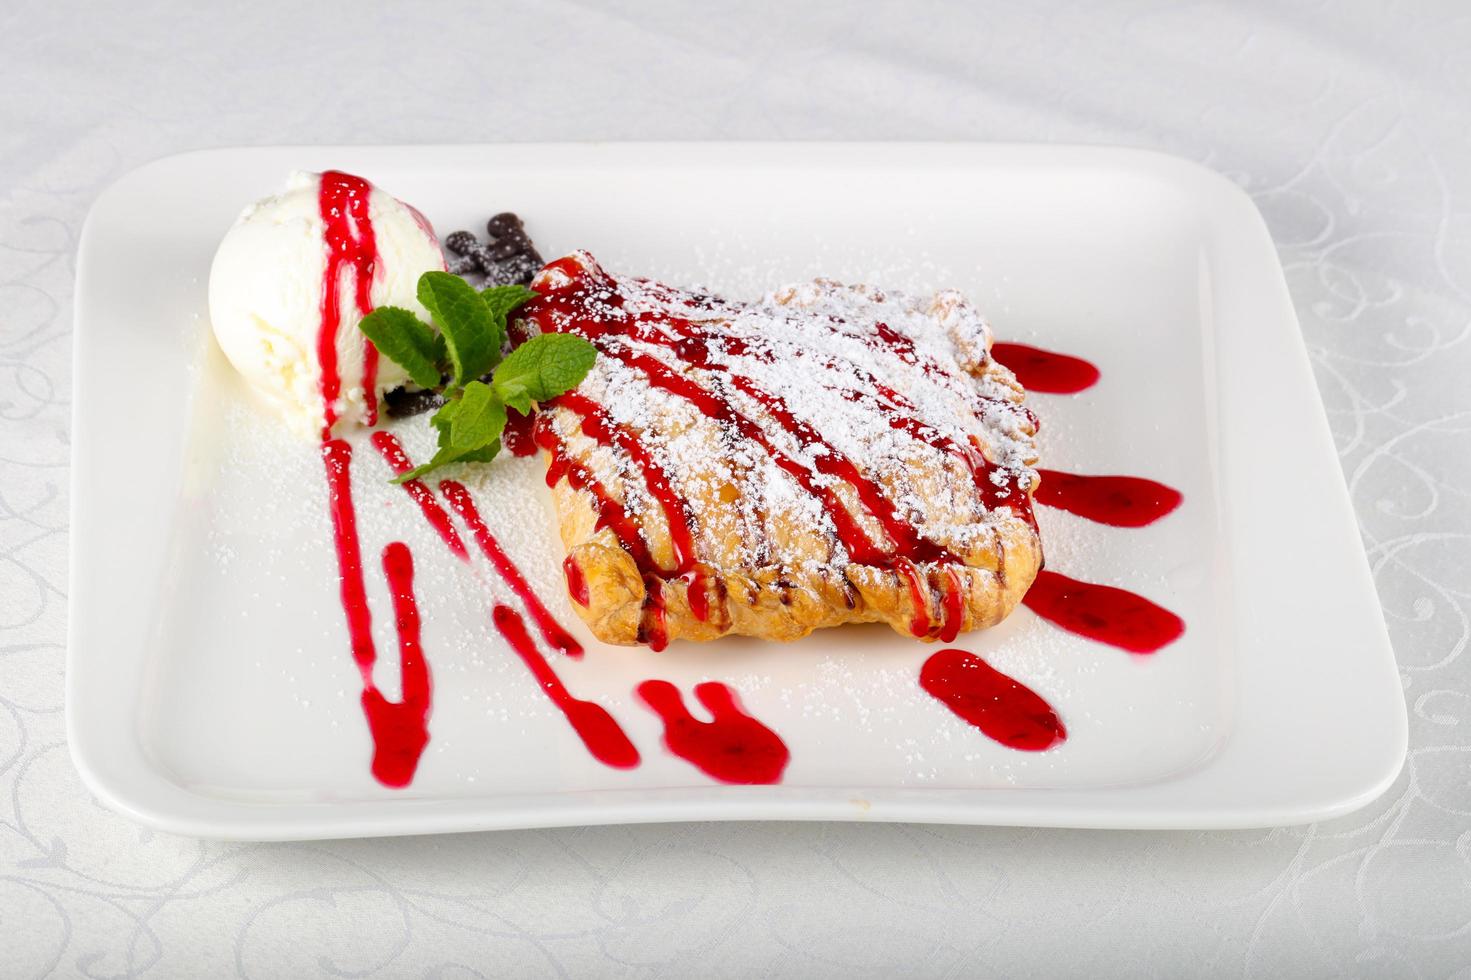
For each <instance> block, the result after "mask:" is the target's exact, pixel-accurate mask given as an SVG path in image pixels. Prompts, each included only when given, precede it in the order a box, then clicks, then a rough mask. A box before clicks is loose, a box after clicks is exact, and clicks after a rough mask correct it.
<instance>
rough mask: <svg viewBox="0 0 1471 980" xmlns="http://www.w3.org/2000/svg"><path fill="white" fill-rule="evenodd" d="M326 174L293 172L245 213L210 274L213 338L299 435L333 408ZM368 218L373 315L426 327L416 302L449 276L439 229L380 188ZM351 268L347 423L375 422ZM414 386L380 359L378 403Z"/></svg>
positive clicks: (343, 369) (344, 337) (342, 302)
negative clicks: (424, 282)
mask: <svg viewBox="0 0 1471 980" xmlns="http://www.w3.org/2000/svg"><path fill="white" fill-rule="evenodd" d="M321 184H322V176H321V174H312V173H295V174H292V175H291V177H290V178H289V179H288V181H287V183H286V188H285V190H283V191H282V192H281V193H280V194H278V195H276V196H274V197H268V198H265V199H264V200H262V201H258V202H256V203H255V204H252V205H251V206H250V207H248V208H246V209H245V211H244V212H243V213H242V214H241V215H240V217H239V219H238V220H237V221H236V222H235V224H234V225H233V226H232V227H231V228H230V230H229V232H227V233H226V234H225V238H224V240H223V241H222V242H220V247H219V249H218V251H216V252H215V258H214V265H213V266H212V267H211V268H210V274H209V316H210V323H211V325H212V326H213V329H214V335H215V339H216V340H217V341H218V342H219V345H220V348H221V349H222V350H223V351H224V352H225V356H226V357H228V358H229V359H230V363H231V364H233V365H234V366H235V369H236V370H237V371H239V372H240V373H241V375H243V376H244V377H245V379H246V380H247V381H248V382H249V383H250V385H251V386H252V387H253V388H254V389H255V390H256V391H258V392H259V393H260V394H261V395H263V396H264V397H265V398H266V400H267V401H269V402H270V403H271V404H272V405H273V406H274V407H276V408H277V409H278V410H279V411H280V412H281V413H282V414H283V415H284V416H285V417H286V418H287V420H288V421H289V422H290V424H291V425H292V427H293V428H295V429H298V430H299V431H301V432H302V433H303V434H319V433H320V432H321V430H322V424H323V419H324V411H325V405H324V400H323V395H322V364H321V362H320V360H319V358H318V335H319V333H320V331H321V329H322V299H323V290H324V274H325V271H326V268H327V262H328V244H327V241H326V238H325V233H326V231H327V227H326V222H324V220H323V218H322V214H321V205H320V202H319V194H320V189H321ZM368 219H369V221H370V223H371V225H372V231H373V237H374V240H375V244H376V246H377V260H376V263H375V270H374V275H373V284H372V288H371V291H370V294H369V295H370V298H371V301H372V306H373V307H374V308H376V307H379V306H401V307H404V308H406V309H409V310H412V311H414V312H415V313H416V314H418V315H419V316H420V317H421V318H422V319H424V320H425V321H426V322H428V321H429V316H428V313H427V312H426V311H425V310H424V308H423V307H422V306H420V305H419V301H418V299H417V298H416V293H417V286H418V281H419V276H420V275H421V274H422V273H424V272H428V271H430V270H442V269H444V267H445V264H444V254H443V253H442V252H441V251H440V248H439V240H438V238H437V237H436V235H435V234H434V229H433V228H432V227H431V226H430V225H429V222H428V221H426V220H425V219H424V217H423V215H421V214H419V212H418V211H416V210H414V209H413V208H412V207H410V206H409V205H407V204H404V203H403V202H402V201H400V200H398V199H397V198H395V197H393V196H392V195H391V194H387V193H384V192H383V191H382V190H379V189H378V188H376V187H374V188H373V189H372V190H371V192H370V193H369V195H368ZM353 276H354V272H353V268H352V264H351V263H345V267H344V268H343V269H341V270H340V274H339V288H338V298H339V303H338V307H339V311H340V314H339V317H338V322H337V329H336V336H335V338H334V347H335V349H336V352H337V374H338V376H339V378H340V379H341V388H340V393H339V395H338V397H337V399H336V401H335V409H336V414H337V415H338V416H339V418H340V419H347V420H351V421H355V422H365V421H367V403H368V399H367V393H366V391H365V389H364V385H363V375H364V364H365V360H364V347H363V345H364V343H365V338H364V336H363V334H362V332H361V331H359V330H358V321H359V320H361V319H362V315H361V314H360V313H359V311H358V304H357V302H356V296H357V286H356V283H355V282H354V281H353ZM407 379H408V376H407V374H405V373H404V370H403V369H402V368H401V367H399V366H398V365H397V364H395V363H394V362H393V361H391V360H389V359H388V358H386V357H379V358H378V366H377V377H376V380H375V383H374V385H373V388H374V392H373V394H374V396H375V399H381V395H382V393H383V392H384V391H386V390H389V389H392V388H397V387H399V386H400V385H402V384H403V383H404V382H405V381H406V380H407Z"/></svg>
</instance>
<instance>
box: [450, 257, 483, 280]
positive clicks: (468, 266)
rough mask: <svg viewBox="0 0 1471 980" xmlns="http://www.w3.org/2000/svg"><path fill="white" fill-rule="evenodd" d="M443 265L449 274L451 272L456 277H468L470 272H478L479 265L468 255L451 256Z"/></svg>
mask: <svg viewBox="0 0 1471 980" xmlns="http://www.w3.org/2000/svg"><path fill="white" fill-rule="evenodd" d="M444 264H445V266H446V268H448V269H449V271H450V272H453V273H454V274H455V275H457V276H464V275H469V274H470V273H472V272H479V271H480V263H479V262H476V261H475V258H474V256H470V255H451V256H449V258H447V259H446V260H445V263H444Z"/></svg>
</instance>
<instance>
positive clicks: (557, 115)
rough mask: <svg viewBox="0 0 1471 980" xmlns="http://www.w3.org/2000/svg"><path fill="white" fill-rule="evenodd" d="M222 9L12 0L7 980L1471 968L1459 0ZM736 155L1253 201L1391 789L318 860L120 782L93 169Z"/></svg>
mask: <svg viewBox="0 0 1471 980" xmlns="http://www.w3.org/2000/svg"><path fill="white" fill-rule="evenodd" d="M219 6H220V7H222V8H223V7H225V6H228V7H229V8H230V12H229V13H228V14H222V13H215V12H213V11H212V10H211V9H210V8H211V5H210V4H207V3H184V2H172V0H170V2H164V0H138V2H135V3H126V4H123V3H119V4H79V3H69V2H61V0H8V2H7V3H5V4H3V5H0V66H3V67H0V79H3V84H0V975H3V976H5V977H25V976H31V975H42V974H47V973H54V974H56V975H62V976H72V975H87V976H91V977H118V976H143V977H204V976H220V975H233V974H235V973H239V974H241V975H243V976H250V977H274V976H279V977H316V976H367V977H389V976H392V977H397V976H423V977H439V978H458V977H473V976H492V975H495V976H564V975H573V976H587V975H603V976H620V977H653V976H672V977H682V976H692V975H710V976H750V975H761V974H770V975H782V976H803V977H825V976H831V977H854V976H874V977H888V976H895V975H898V973H899V972H900V971H901V970H902V971H905V972H907V973H908V974H909V975H914V976H951V977H955V976H967V977H969V976H978V977H1041V978H1050V977H1060V976H1087V977H1090V978H1104V977H1113V976H1143V975H1151V974H1153V975H1160V976H1169V977H1179V976H1190V975H1202V976H1243V977H1261V978H1277V977H1320V976H1322V977H1327V976H1362V977H1373V978H1380V977H1401V976H1402V977H1425V978H1429V977H1447V976H1455V977H1459V978H1463V980H1464V978H1467V977H1471V968H1468V967H1467V966H1466V964H1468V963H1471V693H1468V692H1471V657H1468V656H1467V655H1466V646H1467V641H1468V636H1471V629H1468V617H1471V113H1468V108H1467V107H1468V101H1467V100H1468V95H1471V10H1468V9H1467V7H1466V6H1465V5H1464V4H1461V3H1456V2H1450V0H1448V2H1445V3H1441V4H1438V5H1437V4H1433V3H1420V4H1411V3H1404V4H1397V3H1385V2H1380V0H1362V2H1354V3H1334V2H1311V3H1310V2H1306V0H1304V2H1297V3H1278V4H1275V5H1274V4H1266V3H1263V4H1260V5H1258V6H1257V7H1256V9H1252V8H1249V7H1247V6H1246V5H1235V6H1229V5H1225V4H1222V5H1218V6H1217V5H1211V4H1206V3H1197V4H1190V5H1183V4H1173V3H1167V2H1145V0H1114V2H1102V3H1096V4H1088V3H1053V4H1047V5H1039V4H1027V3H1005V4H1003V3H993V4H989V5H983V4H977V3H960V2H957V3H955V4H953V5H952V6H950V7H949V8H942V7H940V6H938V5H932V6H928V7H925V6H923V5H917V4H913V3H884V4H872V5H869V6H865V7H858V6H852V7H849V6H846V5H841V4H809V5H798V4H791V3H785V2H779V0H777V2H769V3H763V4H748V5H744V7H743V8H742V9H739V10H737V9H734V7H735V6H736V5H720V7H719V8H717V7H715V6H714V5H711V7H710V9H708V10H705V11H698V10H696V9H694V8H693V7H690V8H688V9H686V7H685V6H684V5H681V4H677V3H674V2H648V0H645V2H641V3H640V2H633V0H630V2H626V3H622V4H617V5H608V6H606V7H599V6H597V5H591V4H588V5H582V4H576V3H568V2H565V0H561V2H553V3H550V4H547V5H544V6H538V7H532V6H531V5H529V4H523V5H509V4H491V3H438V4H434V5H432V7H433V9H432V10H431V9H430V6H429V5H423V6H422V8H420V9H412V10H411V9H409V5H407V4H406V5H404V6H403V7H402V8H401V9H397V10H389V9H384V10H381V11H374V10H372V9H370V8H369V7H368V6H367V5H363V4H346V3H344V4H337V5H320V8H321V9H317V10H314V11H308V10H307V9H306V8H307V7H308V6H313V7H316V6H319V5H308V4H303V3H279V2H266V0H255V2H252V3H249V4H230V5H219ZM711 138H721V139H791V138H801V139H829V138H843V139H967V140H1002V139H1004V140H1060V141H1078V142H1106V143H1123V144H1131V145H1137V146H1146V147H1154V148H1158V149H1162V150H1167V151H1171V152H1174V153H1177V154H1181V155H1184V156H1187V157H1191V158H1193V159H1196V160H1199V161H1201V162H1203V163H1205V164H1207V165H1209V166H1211V167H1214V168H1216V169H1218V170H1221V171H1223V172H1225V173H1226V174H1228V175H1230V176H1231V177H1232V178H1233V179H1235V180H1237V181H1238V182H1240V183H1241V184H1242V185H1243V186H1244V187H1245V188H1246V189H1247V190H1248V191H1250V192H1251V194H1252V195H1253V197H1254V198H1255V199H1256V201H1257V203H1258V204H1259V205H1260V207H1261V208H1262V210H1263V212H1265V214H1266V216H1267V220H1268V222H1269V224H1270V225H1271V229H1272V232H1273V235H1274V237H1275V239H1276V241H1277V243H1278V246H1279V248H1280V250H1281V256H1282V261H1283V263H1284V265H1285V266H1286V268H1287V273H1288V278H1289V280H1290V284H1291V288H1292V291H1293V295H1294V299H1295V301H1296V303H1297V309H1298V314H1299V316H1300V317H1301V319H1302V325H1303V330H1304V331H1305V333H1306V335H1307V341H1308V344H1309V346H1310V348H1311V350H1312V354H1313V360H1314V364H1315V367H1316V370H1317V377H1318V383H1319V385H1320V387H1321V389H1322V394H1323V398H1324V401H1325V402H1326V404H1327V408H1328V412H1329V417H1330V418H1331V420H1332V424H1333V431H1334V435H1335V438H1336V440H1337V445H1338V449H1339V452H1340V455H1341V458H1342V462H1343V469H1344V473H1345V475H1346V477H1347V480H1348V483H1349V486H1350V488H1351V491H1352V494H1353V500H1354V504H1355V506H1356V508H1357V509H1358V514H1359V518H1360V522H1361V527H1362V530H1363V537H1364V547H1365V549H1366V551H1367V552H1368V554H1369V560H1370V562H1371V563H1372V565H1373V568H1374V574H1375V579H1376V581H1377V583H1378V587H1379V592H1380V596H1381V597H1382V600H1383V603H1384V607H1385V614H1386V617H1387V619H1388V622H1389V627H1390V631H1391V634H1392V635H1393V639H1394V643H1395V648H1396V651H1397V654H1398V657H1399V662H1400V666H1401V676H1402V678H1403V681H1404V686H1405V696H1406V699H1407V701H1408V704H1409V707H1410V738H1411V751H1410V759H1409V763H1408V764H1407V766H1406V769H1405V772H1404V773H1403V774H1402V776H1401V777H1400V779H1399V781H1398V782H1397V783H1396V784H1395V786H1394V788H1393V789H1392V790H1391V791H1390V792H1389V793H1388V794H1387V795H1386V796H1385V797H1384V798H1383V799H1381V800H1380V801H1378V802H1376V803H1375V804H1373V805H1372V806H1370V807H1369V808H1368V809H1366V810H1364V811H1363V812H1361V813H1358V814H1356V815H1354V816H1351V817H1348V818H1345V819H1342V820H1338V821H1334V822H1332V823H1328V824H1322V825H1318V826H1313V827H1306V828H1296V829H1287V830H1271V831H1261V832H1251V833H1165V834H1161V833H1102V832H1052V831H1031V830H997V829H984V828H979V829H970V828H954V827H907V826H853V825H783V824H778V825H741V824H735V825H692V826H658V827H623V828H616V827H615V828H603V829H588V830H558V831H546V832H525V833H501V834H491V835H485V834H478V835H468V836H459V837H441V838H423V839H412V840H380V841H357V842H343V843H323V844H301V845H238V844H216V843H200V842H196V841H191V840H184V839H177V838H172V837H167V836H164V835H161V834H157V833H152V832H150V831H147V830H143V829H140V828H138V827H136V826H134V825H132V824H130V823H128V822H127V821H126V820H124V819H122V818H121V817H118V816H114V815H113V814H111V813H110V812H108V811H106V810H104V809H103V808H102V807H100V806H99V805H97V804H96V803H95V802H93V801H92V800H91V799H90V798H89V797H88V795H87V793H86V792H85V791H84V790H83V789H82V787H81V785H80V783H79V781H78V777H77V775H76V774H75V772H74V771H73V770H72V767H71V763H70V760H69V758H68V755H67V749H66V737H65V730H64V724H63V713H62V687H63V666H62V660H63V649H64V644H65V620H66V606H67V599H66V544H67V497H68V490H67V457H68V428H69V421H68V413H69V401H70V363H69V360H70V358H69V337H70V332H71V331H70V327H71V294H72V277H73V266H74V261H73V258H74V250H75V245H76V240H77V235H78V232H79V230H80V226H81V222H82V219H83V216H84V215H85V213H86V210H87V208H88V206H89V205H90V203H91V202H92V200H93V198H94V196H95V195H96V194H97V192H98V191H99V190H100V189H101V188H102V187H103V186H104V185H106V184H107V183H108V182H109V181H111V180H112V179H113V178H115V177H117V176H118V175H119V174H121V173H123V172H124V171H126V170H128V169H130V168H131V167H133V166H135V165H137V164H139V163H142V162H144V161H146V160H148V159H150V158H153V157H156V156H159V155H162V154H165V153H169V152H173V151H177V150H184V149H191V148H196V147H207V146H219V145H230V144H269V143H293V142H300V143H313V142H374V143H419V142H456V141H497V140H587V139H711ZM1263 394H1264V397H1270V393H1266V392H1264V393H1263ZM117 396H118V397H119V398H120V399H125V398H126V396H127V392H126V390H125V389H124V390H120V391H119V392H117ZM1284 492H1291V488H1290V486H1289V487H1285V488H1284Z"/></svg>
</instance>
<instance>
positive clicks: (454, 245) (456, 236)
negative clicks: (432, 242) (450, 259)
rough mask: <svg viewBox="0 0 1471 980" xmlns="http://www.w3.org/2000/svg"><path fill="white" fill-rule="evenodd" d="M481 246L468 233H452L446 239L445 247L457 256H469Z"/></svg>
mask: <svg viewBox="0 0 1471 980" xmlns="http://www.w3.org/2000/svg"><path fill="white" fill-rule="evenodd" d="M479 244H480V243H479V242H478V241H476V240H475V236H474V235H472V234H471V233H470V232H468V231H452V232H450V233H449V234H448V235H446V236H445V239H444V247H445V248H447V249H449V250H450V251H451V252H454V253H455V254H456V255H468V254H469V253H470V250H471V249H473V248H475V247H476V246H477V245H479Z"/></svg>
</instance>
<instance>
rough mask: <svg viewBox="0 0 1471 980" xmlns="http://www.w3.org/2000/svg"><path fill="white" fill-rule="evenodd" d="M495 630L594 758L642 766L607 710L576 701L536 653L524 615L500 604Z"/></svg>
mask: <svg viewBox="0 0 1471 980" xmlns="http://www.w3.org/2000/svg"><path fill="white" fill-rule="evenodd" d="M491 618H492V620H493V621H494V622H495V628H496V629H498V630H500V633H501V636H504V637H505V638H506V642H507V643H509V644H510V645H511V649H512V650H515V651H516V653H517V655H518V656H520V658H521V661H522V662H523V663H524V664H526V668H527V669H528V670H530V671H531V674H532V676H533V677H535V678H536V682H537V684H539V685H540V686H541V689H542V690H543V691H545V692H546V695H547V697H548V698H550V699H551V701H552V704H554V705H556V706H557V710H559V711H561V712H562V714H563V715H565V716H566V718H567V721H568V723H569V724H570V725H571V726H572V730H573V731H575V732H576V733H577V737H578V738H580V739H582V744H583V745H586V746H587V750H588V751H589V752H591V753H592V755H593V758H595V759H597V760H598V761H599V762H601V763H603V764H604V765H607V766H612V767H613V768H614V769H632V768H633V767H634V766H637V765H638V763H639V756H638V749H636V748H634V746H633V743H632V742H631V741H629V739H628V735H627V734H626V733H625V732H624V731H623V729H622V728H621V727H619V725H618V722H616V721H615V720H614V719H613V716H612V715H610V714H608V711H607V709H606V708H604V707H603V706H602V705H600V704H596V703H595V702H592V701H583V700H581V699H579V698H574V697H573V696H572V695H571V694H570V693H568V691H567V688H566V686H565V685H563V684H562V681H561V680H560V679H559V678H558V677H557V675H556V673H555V672H554V671H553V670H552V668H551V665H550V664H548V663H547V660H546V658H545V657H543V656H542V655H541V653H540V652H539V651H538V650H537V649H536V644H535V643H534V642H533V641H532V639H531V634H529V633H527V632H526V623H525V622H523V621H522V619H521V615H520V614H519V613H517V612H516V610H514V609H512V608H511V607H510V606H504V605H499V604H497V605H496V607H495V611H494V612H493V613H492V615H491Z"/></svg>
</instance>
